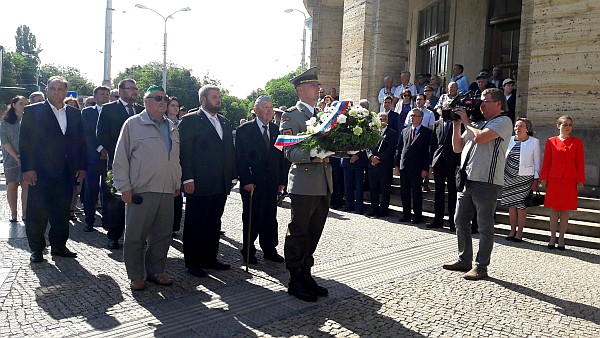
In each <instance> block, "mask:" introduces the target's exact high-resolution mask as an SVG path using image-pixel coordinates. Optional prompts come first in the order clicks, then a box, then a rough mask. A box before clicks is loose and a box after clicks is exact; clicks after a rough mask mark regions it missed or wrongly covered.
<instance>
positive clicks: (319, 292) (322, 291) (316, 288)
mask: <svg viewBox="0 0 600 338" xmlns="http://www.w3.org/2000/svg"><path fill="white" fill-rule="evenodd" d="M304 278H305V279H306V285H307V286H308V287H309V288H310V290H311V291H312V292H313V293H314V294H315V295H316V296H319V297H327V296H328V295H329V291H328V290H327V289H326V288H324V287H322V286H320V285H319V284H317V282H316V281H315V279H314V278H313V277H312V276H311V275H304Z"/></svg>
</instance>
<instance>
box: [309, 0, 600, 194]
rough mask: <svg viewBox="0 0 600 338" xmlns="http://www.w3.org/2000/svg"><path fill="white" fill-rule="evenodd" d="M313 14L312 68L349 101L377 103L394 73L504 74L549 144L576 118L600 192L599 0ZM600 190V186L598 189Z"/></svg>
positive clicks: (339, 4)
mask: <svg viewBox="0 0 600 338" xmlns="http://www.w3.org/2000/svg"><path fill="white" fill-rule="evenodd" d="M304 4H305V7H306V9H307V11H308V13H309V14H310V15H311V16H312V17H313V31H312V43H311V51H310V53H311V66H318V67H319V68H320V69H321V75H320V79H321V82H322V83H323V87H324V88H326V90H328V89H329V88H330V87H335V88H339V94H340V98H349V99H354V100H357V99H360V98H368V99H369V101H370V102H372V104H373V105H375V103H376V102H377V93H378V91H379V89H380V88H381V87H382V84H383V77H384V76H386V75H389V76H392V77H393V78H394V84H397V83H398V82H399V79H400V72H401V71H403V70H409V71H410V72H411V73H412V78H411V81H412V82H414V75H415V74H416V73H418V72H421V73H430V74H435V75H438V76H440V77H441V78H442V81H443V83H444V84H446V83H447V82H448V81H449V80H450V77H451V76H452V65H453V64H455V63H459V64H462V65H464V67H465V72H464V74H465V75H466V76H467V77H468V79H469V82H473V81H475V77H476V76H477V74H478V73H479V71H480V70H481V69H489V70H490V74H491V70H492V67H493V66H500V67H501V68H502V78H508V77H511V78H513V79H516V83H517V108H516V111H517V115H518V116H526V117H527V118H529V119H531V120H532V121H533V123H534V126H535V129H536V135H535V136H536V137H537V138H539V139H540V140H541V143H542V145H543V144H545V139H546V138H547V137H549V136H554V135H557V134H558V131H557V129H556V123H555V121H556V118H557V117H559V116H561V115H565V114H568V115H570V116H572V117H573V120H574V125H575V127H574V129H573V135H574V136H577V137H580V138H582V139H583V141H584V144H585V156H586V178H587V184H586V185H587V186H589V187H590V188H587V189H586V190H587V191H588V192H590V193H591V194H592V195H599V194H600V191H599V190H598V189H597V187H598V186H600V151H598V150H597V148H596V146H597V145H598V144H600V112H599V111H598V110H599V108H600V72H599V71H598V70H599V69H600V66H599V65H600V28H598V27H600V1H597V0H562V1H556V0H304ZM593 187H596V189H594V188H593Z"/></svg>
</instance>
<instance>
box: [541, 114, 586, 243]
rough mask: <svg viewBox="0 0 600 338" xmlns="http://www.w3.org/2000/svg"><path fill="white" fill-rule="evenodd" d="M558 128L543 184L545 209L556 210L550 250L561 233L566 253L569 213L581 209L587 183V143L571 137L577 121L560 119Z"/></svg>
mask: <svg viewBox="0 0 600 338" xmlns="http://www.w3.org/2000/svg"><path fill="white" fill-rule="evenodd" d="M556 127H557V128H558V130H559V135H558V136H555V137H550V138H549V139H548V141H546V149H545V151H544V164H543V165H542V172H541V175H540V183H541V184H542V187H545V188H546V200H545V202H544V206H545V207H546V208H550V209H552V211H551V212H550V242H549V243H548V248H549V249H554V247H555V245H556V230H557V229H558V231H559V236H558V249H559V250H565V232H567V226H568V225H569V216H570V215H569V211H570V210H576V209H577V199H578V193H579V191H581V190H582V189H583V183H584V182H585V170H584V165H585V162H584V157H583V142H582V141H581V139H579V138H577V137H573V136H571V131H572V130H573V119H572V118H571V117H570V116H568V115H563V116H561V117H559V118H558V120H557V122H556ZM559 222H560V226H559Z"/></svg>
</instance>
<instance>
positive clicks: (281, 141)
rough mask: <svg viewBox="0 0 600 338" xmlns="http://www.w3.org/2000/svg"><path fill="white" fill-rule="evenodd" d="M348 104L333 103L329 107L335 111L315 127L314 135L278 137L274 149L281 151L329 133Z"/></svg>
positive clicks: (348, 102) (345, 102)
mask: <svg viewBox="0 0 600 338" xmlns="http://www.w3.org/2000/svg"><path fill="white" fill-rule="evenodd" d="M350 104H351V102H350V101H334V102H333V103H332V104H331V105H332V106H333V107H336V108H337V109H336V110H335V112H334V113H333V114H331V115H330V116H329V117H328V118H327V120H326V121H324V122H323V123H322V124H320V125H318V126H317V127H316V129H317V131H316V132H315V133H313V134H306V135H279V136H277V141H275V147H276V148H278V149H279V150H281V148H283V147H289V146H292V145H294V144H298V143H300V142H302V141H304V140H306V139H308V138H310V137H312V136H315V135H316V136H319V135H322V134H324V133H326V132H328V131H330V130H331V129H332V128H333V127H335V125H336V124H337V120H338V116H339V115H340V114H344V113H345V112H346V109H348V107H349V106H350Z"/></svg>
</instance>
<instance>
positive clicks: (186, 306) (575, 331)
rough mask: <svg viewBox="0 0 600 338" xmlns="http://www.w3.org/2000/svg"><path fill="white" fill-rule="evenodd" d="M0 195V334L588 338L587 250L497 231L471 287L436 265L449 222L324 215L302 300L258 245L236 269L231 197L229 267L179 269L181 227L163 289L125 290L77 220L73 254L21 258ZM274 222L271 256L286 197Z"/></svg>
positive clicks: (225, 240) (595, 256)
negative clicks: (487, 261)
mask: <svg viewBox="0 0 600 338" xmlns="http://www.w3.org/2000/svg"><path fill="white" fill-rule="evenodd" d="M0 193H1V196H0V198H1V201H2V202H1V204H0V257H1V259H0V306H1V308H0V337H8V336H17V337H19V336H36V337H61V336H84V337H85V336H110V337H115V336H165V337H170V336H177V337H188V336H190V337H200V336H201V337H290V336H294V337H332V336H333V337H411V336H417V337H421V336H423V337H600V265H599V263H600V252H598V250H593V249H585V248H576V247H573V248H571V247H568V248H567V249H568V250H567V251H563V252H560V251H556V250H553V251H549V250H548V249H547V248H546V247H545V243H541V242H536V241H529V240H528V241H527V242H523V243H509V242H506V241H505V240H504V238H503V237H501V236H497V239H496V245H495V247H494V252H493V256H492V264H491V265H490V268H489V274H490V278H488V279H487V280H483V281H477V282H472V281H466V280H464V279H463V278H461V273H458V272H450V271H445V270H442V269H441V268H440V266H441V264H443V263H445V262H449V261H452V260H453V259H455V258H456V238H455V236H454V235H453V234H450V233H448V232H447V230H446V231H445V230H426V229H425V228H424V226H422V225H421V226H412V225H407V224H402V223H399V222H398V221H397V220H396V219H393V218H391V217H388V218H387V219H383V220H381V219H370V218H367V217H365V216H359V215H355V214H350V213H345V212H341V211H335V210H332V211H331V212H330V215H329V219H328V221H327V224H326V228H325V231H324V234H323V237H322V239H321V243H320V244H319V247H318V249H317V253H316V262H317V264H316V266H315V267H314V268H313V272H314V274H315V275H316V278H317V280H318V281H319V282H320V283H322V284H323V285H324V286H326V287H328V288H329V290H330V295H329V297H326V298H320V299H319V301H318V302H317V303H306V302H302V301H299V300H297V299H295V298H294V297H292V296H289V295H288V294H287V293H286V288H285V283H286V280H287V273H286V271H285V267H284V265H283V264H277V263H271V262H266V261H264V260H262V255H261V254H260V253H259V254H258V255H257V256H258V258H259V265H257V266H255V267H251V269H250V273H246V272H245V266H244V265H243V264H242V261H241V256H240V253H239V248H240V247H241V219H240V217H241V200H240V197H239V194H238V193H237V192H234V193H232V194H231V196H230V197H229V199H228V201H227V207H226V210H225V215H224V217H223V229H224V230H225V231H226V233H225V235H224V236H223V237H222V238H221V249H220V253H221V255H222V257H221V259H222V260H223V261H225V262H227V263H229V264H232V270H230V271H217V272H214V273H213V274H211V275H210V276H209V277H207V278H196V277H192V276H191V275H189V274H187V272H185V270H184V266H183V254H182V244H181V240H180V238H181V236H180V235H179V236H178V238H176V239H174V240H173V244H172V247H171V249H170V251H169V255H168V263H167V272H168V273H169V275H171V276H172V277H173V279H174V285H172V286H170V287H164V286H157V285H153V284H151V285H149V288H148V289H147V290H146V291H141V292H135V293H132V291H130V290H129V286H128V282H129V281H128V280H127V277H126V274H125V268H124V265H123V263H122V251H121V250H115V251H111V250H108V249H106V247H105V245H106V237H105V231H104V230H103V229H102V228H95V229H96V231H94V232H92V233H84V232H83V223H81V222H74V223H73V224H72V226H71V240H70V241H69V243H68V246H69V248H70V249H71V250H73V251H75V252H77V253H78V254H79V257H78V258H77V259H74V260H73V259H65V258H60V257H58V258H55V259H53V258H52V257H51V256H50V255H47V256H46V258H47V259H48V262H46V263H41V264H36V265H30V264H29V250H28V245H27V239H26V238H25V232H24V225H23V224H22V223H18V224H16V225H10V224H9V222H8V219H9V212H8V206H7V203H6V188H5V186H4V185H2V186H1V187H0ZM278 217H279V224H280V233H279V238H280V243H281V244H280V246H279V251H280V253H283V241H284V235H285V227H286V225H287V222H288V221H289V217H290V211H289V204H288V203H287V202H286V203H284V207H283V208H279V215H278ZM81 219H82V217H80V220H81ZM98 223H99V222H98ZM475 238H477V235H475Z"/></svg>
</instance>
